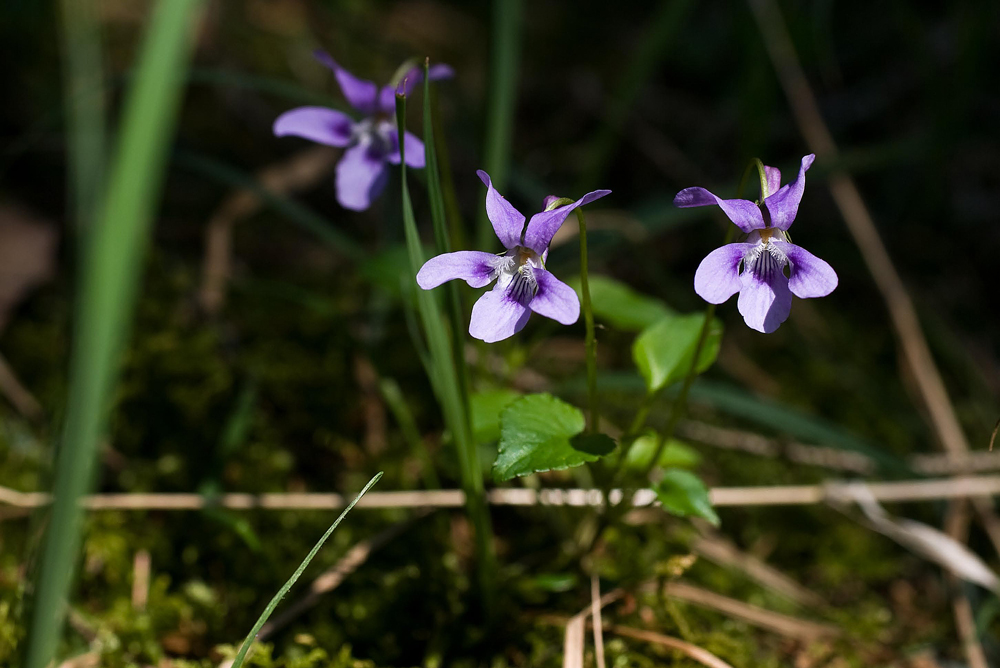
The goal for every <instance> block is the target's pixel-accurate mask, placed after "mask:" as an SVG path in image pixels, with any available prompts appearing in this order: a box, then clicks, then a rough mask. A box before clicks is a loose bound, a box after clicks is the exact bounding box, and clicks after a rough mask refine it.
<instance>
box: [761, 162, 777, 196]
mask: <svg viewBox="0 0 1000 668" xmlns="http://www.w3.org/2000/svg"><path fill="white" fill-rule="evenodd" d="M764 176H765V177H766V178H767V192H766V193H764V198H765V199H766V198H767V197H768V196H769V195H773V194H774V193H776V192H778V190H779V189H780V188H781V170H780V169H778V168H777V167H768V166H767V165H764Z"/></svg>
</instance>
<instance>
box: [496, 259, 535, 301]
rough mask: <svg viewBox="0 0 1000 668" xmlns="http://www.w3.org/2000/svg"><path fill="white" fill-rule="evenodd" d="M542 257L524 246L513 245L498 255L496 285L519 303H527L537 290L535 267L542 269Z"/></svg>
mask: <svg viewBox="0 0 1000 668" xmlns="http://www.w3.org/2000/svg"><path fill="white" fill-rule="evenodd" d="M544 266H545V265H544V264H542V258H541V257H539V256H538V253H536V252H535V251H533V250H531V249H530V248H527V247H525V246H515V247H514V248H512V249H510V250H508V251H507V252H506V253H504V254H503V255H501V256H500V262H499V263H498V265H497V275H498V277H499V280H498V281H497V285H499V286H500V288H501V289H503V290H506V291H507V294H508V295H510V297H511V298H512V299H514V300H516V301H517V302H519V303H521V304H527V303H528V302H529V301H531V298H532V297H534V296H535V294H536V293H537V292H538V280H537V279H536V278H535V269H543V268H544Z"/></svg>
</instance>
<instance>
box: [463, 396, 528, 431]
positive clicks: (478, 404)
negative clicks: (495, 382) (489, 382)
mask: <svg viewBox="0 0 1000 668" xmlns="http://www.w3.org/2000/svg"><path fill="white" fill-rule="evenodd" d="M520 396H521V393H520V392H515V391H514V390H487V391H485V392H476V393H475V394H473V395H472V396H471V397H469V419H470V420H471V422H472V436H473V438H474V439H475V441H476V442H477V443H486V442H488V441H496V440H498V439H499V438H500V412H501V411H503V409H504V408H506V407H507V406H508V404H510V403H511V402H512V401H514V400H515V399H517V398H518V397H520Z"/></svg>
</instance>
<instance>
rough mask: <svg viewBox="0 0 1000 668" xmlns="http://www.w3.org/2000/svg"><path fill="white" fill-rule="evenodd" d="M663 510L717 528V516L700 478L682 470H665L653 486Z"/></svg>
mask: <svg viewBox="0 0 1000 668" xmlns="http://www.w3.org/2000/svg"><path fill="white" fill-rule="evenodd" d="M653 491H654V492H656V497H657V498H658V499H659V500H660V504H661V505H662V506H663V509H664V510H666V511H667V512H668V513H671V514H672V515H678V516H680V517H700V518H702V519H704V520H708V521H709V522H711V523H712V524H713V525H714V526H719V516H718V515H716V514H715V509H714V508H712V502H711V501H710V500H709V498H708V488H707V487H705V483H703V482H702V481H701V478H699V477H698V476H696V475H695V474H693V473H691V472H690V471H684V470H682V469H667V470H666V471H664V472H663V478H662V479H661V480H660V481H659V482H658V483H656V484H655V485H653Z"/></svg>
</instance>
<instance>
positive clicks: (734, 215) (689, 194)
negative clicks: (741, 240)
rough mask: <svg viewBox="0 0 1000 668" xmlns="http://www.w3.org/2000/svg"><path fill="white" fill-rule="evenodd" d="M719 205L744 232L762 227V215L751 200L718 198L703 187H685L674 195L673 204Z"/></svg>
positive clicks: (682, 206) (687, 205)
mask: <svg viewBox="0 0 1000 668" xmlns="http://www.w3.org/2000/svg"><path fill="white" fill-rule="evenodd" d="M712 204H717V205H719V208H720V209H722V212H723V213H724V214H726V216H728V217H729V220H731V221H733V223H734V224H735V225H736V227H738V228H740V229H741V230H743V231H744V232H752V231H753V230H759V229H761V228H763V227H764V216H762V215H761V213H760V209H759V208H757V205H756V204H754V203H753V202H750V201H748V200H745V199H720V198H718V197H716V196H715V195H713V194H712V193H710V192H708V191H707V190H705V189H704V188H685V189H684V190H682V191H680V192H679V193H677V196H676V197H674V206H679V207H681V208H687V207H691V206H709V205H712Z"/></svg>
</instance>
